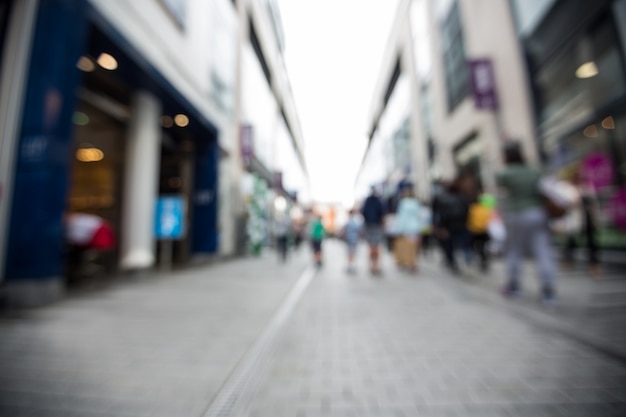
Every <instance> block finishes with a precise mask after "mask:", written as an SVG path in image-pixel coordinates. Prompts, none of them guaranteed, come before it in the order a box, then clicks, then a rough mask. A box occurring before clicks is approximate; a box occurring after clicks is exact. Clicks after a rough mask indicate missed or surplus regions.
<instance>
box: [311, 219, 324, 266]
mask: <svg viewBox="0 0 626 417" xmlns="http://www.w3.org/2000/svg"><path fill="white" fill-rule="evenodd" d="M325 236H326V231H325V230H324V225H323V224H322V216H320V215H319V214H315V215H314V217H313V220H312V221H311V224H310V225H309V238H310V240H311V248H312V249H313V261H314V262H315V265H316V266H317V267H320V266H322V241H323V240H324V237H325Z"/></svg>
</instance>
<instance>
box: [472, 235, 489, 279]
mask: <svg viewBox="0 0 626 417" xmlns="http://www.w3.org/2000/svg"><path fill="white" fill-rule="evenodd" d="M487 242H489V234H487V233H486V232H485V233H472V249H473V250H474V252H475V253H477V254H478V257H479V258H480V269H481V270H483V271H486V270H487V269H488V268H489V258H488V254H487Z"/></svg>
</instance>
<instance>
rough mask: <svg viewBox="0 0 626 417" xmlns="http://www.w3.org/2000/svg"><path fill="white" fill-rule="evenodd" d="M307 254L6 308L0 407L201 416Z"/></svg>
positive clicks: (66, 416) (35, 416)
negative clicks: (21, 308)
mask: <svg viewBox="0 0 626 417" xmlns="http://www.w3.org/2000/svg"><path fill="white" fill-rule="evenodd" d="M308 255H309V254H308V253H307V252H306V251H305V250H304V248H303V250H302V252H301V253H300V254H299V255H298V256H296V257H295V258H293V259H291V260H290V261H289V262H288V263H287V264H286V265H281V264H279V263H278V261H277V258H276V257H275V256H274V254H273V253H271V252H269V253H267V254H266V255H264V256H263V257H261V258H247V259H244V260H239V261H231V262H225V263H219V264H215V265H212V266H209V267H197V268H191V269H188V270H184V271H179V272H172V273H155V274H154V275H153V276H148V277H145V278H142V279H140V280H133V281H132V282H119V283H118V284H115V285H113V286H111V287H110V288H108V289H104V290H99V291H93V292H88V293H82V294H79V295H76V296H73V297H70V298H68V299H66V300H63V301H61V302H59V303H57V304H55V305H52V306H49V307H47V308H41V309H37V310H33V311H29V312H23V313H20V314H15V315H12V316H6V315H5V316H3V317H1V318H0V416H2V417H4V416H7V417H18V416H29V417H39V416H41V417H55V416H62V417H79V416H80V417H104V416H107V417H108V416H110V417H140V416H155V417H161V416H162V417H179V416H180V417H187V416H189V417H192V416H193V417H198V416H201V415H202V414H203V413H204V410H205V409H206V408H207V406H208V405H209V403H210V402H211V400H212V398H213V397H214V396H215V394H216V393H217V392H218V391H219V390H220V388H221V386H222V384H223V383H224V381H225V380H226V379H227V377H228V375H229V374H230V373H231V372H232V370H233V368H234V367H235V365H236V364H237V363H238V361H239V360H240V359H241V357H242V356H243V355H244V354H245V352H246V351H247V350H248V349H249V347H250V345H251V344H252V343H253V342H254V340H255V339H256V338H257V337H258V335H259V334H260V333H261V332H262V331H263V329H264V328H265V326H267V323H268V321H269V320H270V319H271V317H272V316H273V314H274V312H275V311H276V309H277V308H278V306H279V305H280V304H281V303H282V301H283V299H284V297H285V296H286V294H287V293H288V292H289V290H290V288H291V287H292V286H293V284H294V282H295V281H296V279H297V278H298V276H299V275H300V274H301V273H302V271H303V270H304V268H305V267H306V266H307V265H308V261H309V256H308Z"/></svg>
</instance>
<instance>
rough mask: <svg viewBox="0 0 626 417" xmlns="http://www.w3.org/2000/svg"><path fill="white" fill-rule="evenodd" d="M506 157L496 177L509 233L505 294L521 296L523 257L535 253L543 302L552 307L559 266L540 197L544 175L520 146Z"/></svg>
mask: <svg viewBox="0 0 626 417" xmlns="http://www.w3.org/2000/svg"><path fill="white" fill-rule="evenodd" d="M503 153H504V161H505V164H506V166H505V168H504V170H503V171H501V172H500V173H498V174H497V176H496V183H497V184H498V186H499V187H501V189H502V191H503V192H504V193H505V195H504V196H503V197H504V198H503V200H504V201H503V202H504V204H503V207H502V215H503V217H504V224H505V226H506V229H507V242H506V250H505V256H506V264H507V282H506V284H505V286H504V288H503V289H502V293H503V295H505V296H507V297H515V296H518V295H519V294H520V290H521V288H520V274H521V268H522V261H523V257H524V254H525V253H526V251H528V250H532V252H533V256H534V258H535V261H536V262H537V263H538V267H539V268H538V269H539V275H540V279H541V283H542V289H541V292H542V293H541V297H542V301H543V302H544V303H546V304H551V303H553V302H554V301H555V297H556V290H555V284H556V282H555V278H556V265H555V259H554V251H553V249H552V244H551V241H550V240H551V237H550V231H549V228H548V216H547V213H546V211H545V209H544V207H543V202H542V198H541V195H540V194H539V187H538V185H539V180H540V178H541V174H540V172H539V171H538V170H537V169H535V168H533V167H531V166H529V165H528V164H527V163H526V162H525V159H524V155H523V153H522V150H521V147H520V145H519V143H517V142H512V143H509V144H507V145H505V147H504V150H503Z"/></svg>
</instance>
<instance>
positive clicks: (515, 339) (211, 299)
mask: <svg viewBox="0 0 626 417" xmlns="http://www.w3.org/2000/svg"><path fill="white" fill-rule="evenodd" d="M325 245H326V246H325V248H324V252H325V263H324V266H323V267H322V268H321V269H320V270H318V271H315V272H314V270H312V269H311V268H310V254H309V252H308V248H301V250H300V252H299V253H297V254H295V255H294V256H292V257H291V259H290V260H289V261H288V262H287V263H286V264H280V263H279V262H278V260H277V259H276V257H275V256H274V255H275V254H274V253H272V252H271V251H268V252H266V253H264V254H263V255H262V256H261V257H260V258H247V259H243V260H236V261H230V262H224V263H219V264H215V265H211V266H206V267H197V268H195V269H187V270H183V271H176V272H173V273H169V274H167V273H158V274H156V275H155V276H153V277H144V278H135V279H133V281H132V282H127V283H120V284H116V285H115V286H112V287H111V288H108V289H104V290H97V291H93V292H90V293H87V294H85V293H83V294H78V295H76V296H74V297H70V298H68V299H66V300H64V301H61V302H59V303H57V304H55V305H52V306H50V307H47V308H41V309H37V310H32V311H29V312H25V313H20V314H13V315H5V316H3V317H2V318H1V320H0V340H2V343H1V344H0V415H1V416H42V417H43V416H46V417H49V416H53V417H54V416H84V417H92V416H94V417H95V416H121V417H139V416H158V417H161V416H163V417H164V416H193V417H204V416H249V417H260V416H267V417H280V416H285V417H286V416H294V417H295V416H298V417H305V416H306V417H310V416H314V417H316V416H380V417H383V416H563V417H565V416H621V415H624V414H626V388H625V387H626V365H625V364H626V362H624V361H623V360H619V358H618V357H617V356H618V355H613V356H611V355H608V354H606V353H605V352H602V351H601V350H598V349H596V348H594V347H592V346H590V345H588V344H585V343H582V342H580V341H577V340H576V339H574V338H571V337H569V336H567V335H565V334H564V333H562V332H559V331H554V330H551V328H550V327H549V326H544V325H541V323H538V322H537V321H534V320H532V317H530V316H527V315H521V314H518V312H517V310H516V308H518V307H519V308H526V309H529V310H531V309H540V308H542V307H540V306H539V304H538V303H533V301H531V298H532V296H531V295H529V297H528V299H527V300H525V302H523V303H520V305H518V306H517V307H516V308H509V302H508V301H507V300H500V299H499V298H498V299H496V298H495V297H492V295H494V294H491V293H492V292H493V291H492V290H491V287H490V284H481V285H468V283H467V282H461V281H462V279H459V278H454V277H451V276H448V275H446V274H445V273H443V272H442V271H441V269H440V268H439V265H438V263H437V262H436V261H435V260H434V259H433V258H431V259H430V260H427V261H424V262H422V266H421V271H420V273H419V274H418V275H409V274H406V273H404V272H402V271H398V270H397V269H396V268H395V266H394V265H393V261H392V259H391V257H389V255H388V254H386V255H385V259H384V270H385V272H384V274H383V275H382V276H381V277H372V276H370V275H369V273H367V270H366V248H365V246H362V247H360V252H359V258H358V259H359V261H358V263H359V270H358V272H357V273H356V274H354V275H348V274H346V273H345V272H344V266H345V265H344V247H343V246H341V243H339V242H337V241H328V242H327V243H326V244H325ZM498 271H499V269H498V268H497V267H496V268H494V269H493V270H492V272H491V276H492V277H493V275H494V274H497V273H498ZM529 275H531V274H529ZM528 278H529V279H528V280H527V281H528V282H529V284H530V282H531V281H533V280H532V278H533V277H532V276H529V277H528ZM473 279H474V280H478V279H480V277H474V278H473ZM482 293H484V294H489V295H485V296H484V297H483V296H481V295H480V294H482ZM564 296H565V295H564ZM574 299H575V298H574ZM568 302H570V303H571V302H572V301H567V300H563V303H564V304H565V305H568ZM538 314H541V313H538ZM550 314H552V315H554V316H558V315H559V310H558V307H557V309H556V310H555V311H553V312H551V313H550Z"/></svg>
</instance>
